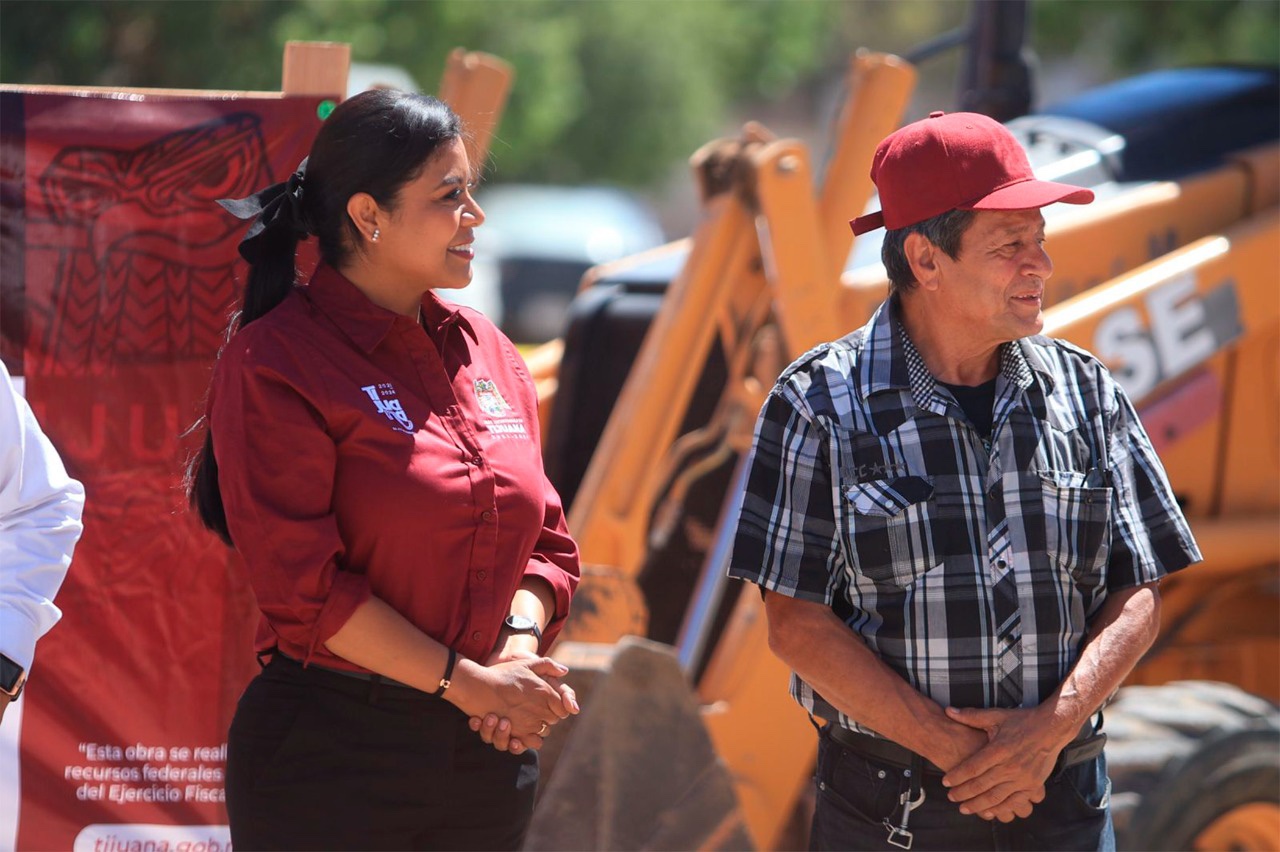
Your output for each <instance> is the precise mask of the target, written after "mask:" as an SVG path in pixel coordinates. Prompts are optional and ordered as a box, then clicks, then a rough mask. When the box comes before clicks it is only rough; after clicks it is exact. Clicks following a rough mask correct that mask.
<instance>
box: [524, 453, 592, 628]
mask: <svg viewBox="0 0 1280 852" xmlns="http://www.w3.org/2000/svg"><path fill="white" fill-rule="evenodd" d="M542 482H543V491H544V493H545V495H546V512H545V519H544V521H543V524H542V532H541V533H539V535H538V543H537V544H535V545H534V548H533V553H532V554H531V555H530V557H529V562H528V564H527V566H526V567H525V572H524V576H526V577H540V578H542V579H543V580H545V581H546V582H547V584H548V585H550V586H551V589H552V591H553V592H554V593H555V600H556V611H555V614H554V615H553V616H552V618H551V620H550V621H548V622H547V626H546V628H545V629H544V630H543V631H542V647H543V648H547V647H550V645H551V643H552V642H554V641H555V638H556V636H557V635H559V633H560V629H561V628H562V627H563V626H564V621H565V618H566V617H568V615H569V601H570V600H571V599H572V597H573V592H574V589H576V588H577V586H578V580H579V577H580V570H581V569H580V566H579V561H578V545H577V544H576V543H575V542H574V540H573V539H572V538H571V537H570V536H569V530H568V528H567V527H566V526H565V522H564V508H563V506H562V505H561V502H560V495H559V494H557V493H556V490H555V488H554V487H553V486H552V485H551V483H550V481H548V480H547V478H546V476H543V477H542Z"/></svg>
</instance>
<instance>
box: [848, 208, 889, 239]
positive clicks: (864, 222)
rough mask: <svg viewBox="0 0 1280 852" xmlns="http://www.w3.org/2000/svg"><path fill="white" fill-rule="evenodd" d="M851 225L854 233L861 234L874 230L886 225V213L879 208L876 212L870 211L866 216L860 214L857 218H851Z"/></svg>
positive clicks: (855, 234)
mask: <svg viewBox="0 0 1280 852" xmlns="http://www.w3.org/2000/svg"><path fill="white" fill-rule="evenodd" d="M849 227H850V228H853V235H854V236H855V237H856V236H861V235H862V234H865V233H866V232H867V231H874V230H875V229H876V228H883V227H884V213H883V212H882V211H880V210H877V211H876V212H874V213H868V214H867V215H865V216H859V217H858V218H857V219H850V220H849Z"/></svg>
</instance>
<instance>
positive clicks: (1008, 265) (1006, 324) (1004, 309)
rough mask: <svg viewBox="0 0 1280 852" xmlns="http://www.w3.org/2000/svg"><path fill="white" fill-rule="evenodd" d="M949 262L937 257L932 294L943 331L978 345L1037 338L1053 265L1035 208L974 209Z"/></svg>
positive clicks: (984, 345)
mask: <svg viewBox="0 0 1280 852" xmlns="http://www.w3.org/2000/svg"><path fill="white" fill-rule="evenodd" d="M975 213H976V215H975V216H974V217H973V221H972V223H971V224H970V226H969V229H968V230H967V231H965V233H964V236H963V237H962V238H961V240H960V251H959V254H958V256H957V257H956V259H955V260H952V259H951V258H950V257H947V256H946V254H945V253H943V252H939V253H938V272H939V278H938V285H939V286H938V291H937V296H938V298H939V299H940V300H941V302H940V307H942V308H943V310H942V312H941V314H940V315H941V316H943V317H945V318H946V321H947V324H948V326H949V329H948V331H949V333H953V334H955V335H956V336H957V337H958V338H959V339H962V340H969V341H971V342H972V343H973V344H974V345H976V346H980V347H983V348H985V347H987V346H994V345H999V344H1001V343H1005V342H1007V341H1010V340H1017V339H1019V338H1022V337H1027V336H1029V335H1032V334H1039V333H1040V329H1041V328H1043V327H1044V316H1043V314H1042V313H1041V299H1042V298H1043V296H1044V282H1045V281H1046V280H1047V279H1048V278H1049V276H1050V275H1052V274H1053V262H1052V261H1050V260H1049V255H1048V254H1046V253H1045V250H1044V217H1043V216H1042V215H1040V211H1039V210H978V211H975Z"/></svg>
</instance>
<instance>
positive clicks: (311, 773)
mask: <svg viewBox="0 0 1280 852" xmlns="http://www.w3.org/2000/svg"><path fill="white" fill-rule="evenodd" d="M537 783H538V755H537V753H536V752H533V751H527V752H525V753H524V754H521V755H511V754H507V753H505V752H499V751H497V750H495V749H494V748H493V747H492V746H489V745H485V744H484V743H483V742H481V740H480V738H479V737H478V736H477V735H476V734H474V733H473V732H472V731H471V730H470V729H468V727H467V717H466V716H465V715H463V713H462V712H461V711H459V710H458V709H457V708H456V707H454V706H453V705H452V704H450V703H449V702H447V701H444V700H442V699H438V698H432V697H431V696H429V695H427V694H426V693H423V692H418V691H417V690H413V689H407V688H404V687H396V686H391V685H386V684H379V685H376V686H375V685H374V684H372V683H370V682H368V681H361V680H356V679H353V678H349V677H347V676H345V675H341V674H336V673H333V672H328V671H324V670H320V669H316V668H314V667H311V668H307V669H303V668H302V667H301V666H300V665H298V664H297V663H294V662H292V661H289V660H285V659H283V658H281V657H279V656H277V657H276V658H275V659H274V660H273V661H272V662H271V664H270V665H268V666H267V667H266V669H264V670H263V671H262V673H261V674H259V675H258V677H257V678H255V679H254V680H253V681H252V682H251V683H250V684H249V686H248V688H247V689H246V690H245V693H244V695H243V696H241V698H240V703H239V705H238V706H237V708H236V714H235V718H234V719H233V720H232V722H231V733H230V735H229V737H228V745H227V787H226V789H227V813H228V816H229V818H230V823H231V841H232V845H234V846H235V848H236V849H238V850H246V852H248V850H257V849H518V848H519V847H520V844H521V842H522V841H523V839H524V834H525V831H526V830H527V829H528V827H529V820H530V818H531V817H532V815H533V797H534V793H535V790H536V788H537Z"/></svg>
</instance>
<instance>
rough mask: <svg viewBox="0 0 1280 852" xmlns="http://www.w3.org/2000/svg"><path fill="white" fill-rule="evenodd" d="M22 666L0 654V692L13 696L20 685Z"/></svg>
mask: <svg viewBox="0 0 1280 852" xmlns="http://www.w3.org/2000/svg"><path fill="white" fill-rule="evenodd" d="M22 674H23V668H22V666H20V665H18V664H17V663H15V662H14V661H13V660H11V659H9V658H8V657H6V656H5V655H4V654H0V692H3V693H6V694H8V695H14V694H15V693H16V692H17V690H18V686H19V685H21V683H22Z"/></svg>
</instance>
